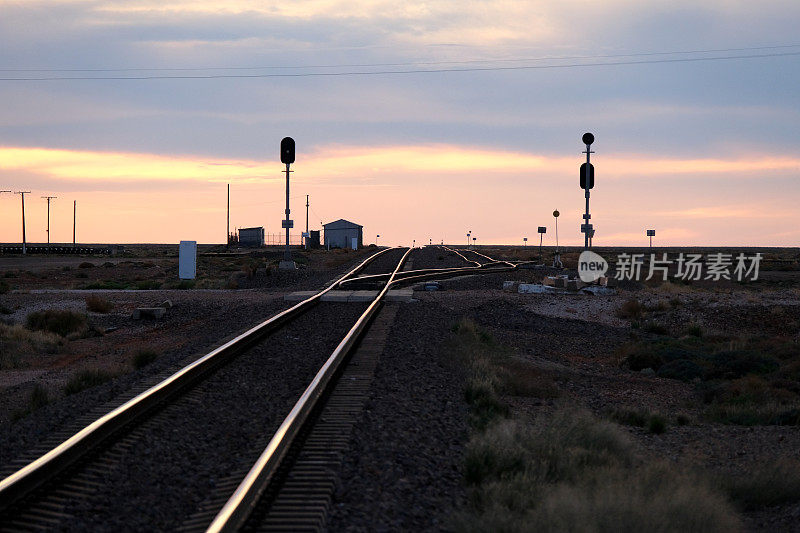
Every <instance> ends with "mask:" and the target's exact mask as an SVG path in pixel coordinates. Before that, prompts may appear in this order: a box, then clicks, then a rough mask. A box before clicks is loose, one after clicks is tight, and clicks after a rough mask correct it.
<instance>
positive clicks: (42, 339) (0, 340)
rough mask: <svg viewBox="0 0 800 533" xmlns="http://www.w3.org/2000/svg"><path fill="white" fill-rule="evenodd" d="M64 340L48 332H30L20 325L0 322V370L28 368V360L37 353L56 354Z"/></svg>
mask: <svg viewBox="0 0 800 533" xmlns="http://www.w3.org/2000/svg"><path fill="white" fill-rule="evenodd" d="M62 342H63V340H62V339H61V338H60V337H59V336H58V335H56V334H54V333H50V332H48V331H30V330H29V329H26V328H24V327H22V326H20V325H18V324H17V325H13V326H9V325H7V324H3V323H1V322H0V369H5V368H21V367H24V366H27V364H26V359H27V358H28V357H29V356H31V355H33V354H37V353H56V352H57V351H58V347H59V346H60V345H61V343H62Z"/></svg>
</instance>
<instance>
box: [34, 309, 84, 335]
mask: <svg viewBox="0 0 800 533" xmlns="http://www.w3.org/2000/svg"><path fill="white" fill-rule="evenodd" d="M25 325H26V326H27V327H28V329H31V330H41V331H50V332H52V333H56V334H58V335H61V336H62V337H66V336H67V335H69V334H70V333H79V332H82V331H84V330H85V329H86V315H84V314H82V313H76V312H74V311H66V310H61V309H47V310H45V311H35V312H33V313H31V314H29V315H28V316H27V318H26V319H25Z"/></svg>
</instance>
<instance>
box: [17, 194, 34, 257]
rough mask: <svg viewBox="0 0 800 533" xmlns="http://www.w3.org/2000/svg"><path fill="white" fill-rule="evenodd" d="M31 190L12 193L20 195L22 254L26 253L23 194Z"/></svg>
mask: <svg viewBox="0 0 800 533" xmlns="http://www.w3.org/2000/svg"><path fill="white" fill-rule="evenodd" d="M30 193H31V191H17V192H15V193H14V194H19V195H20V196H22V253H23V255H24V254H26V253H27V249H26V247H25V245H26V242H25V195H26V194H30Z"/></svg>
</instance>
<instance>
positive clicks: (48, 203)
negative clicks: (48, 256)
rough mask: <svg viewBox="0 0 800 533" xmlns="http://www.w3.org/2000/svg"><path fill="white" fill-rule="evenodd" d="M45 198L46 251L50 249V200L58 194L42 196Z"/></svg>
mask: <svg viewBox="0 0 800 533" xmlns="http://www.w3.org/2000/svg"><path fill="white" fill-rule="evenodd" d="M42 198H45V199H47V251H48V252H49V251H50V200H52V199H53V198H58V196H42Z"/></svg>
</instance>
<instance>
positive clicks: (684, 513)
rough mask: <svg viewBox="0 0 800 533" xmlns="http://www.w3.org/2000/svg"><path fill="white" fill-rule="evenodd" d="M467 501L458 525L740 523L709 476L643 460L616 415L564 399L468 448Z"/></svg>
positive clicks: (686, 526)
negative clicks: (567, 404)
mask: <svg viewBox="0 0 800 533" xmlns="http://www.w3.org/2000/svg"><path fill="white" fill-rule="evenodd" d="M466 467H467V473H466V477H467V481H468V483H470V485H471V491H470V494H469V501H468V505H467V507H466V508H465V509H463V510H462V511H461V512H460V513H459V514H458V515H457V516H456V518H455V521H454V527H455V529H456V530H457V531H469V532H472V531H475V532H478V531H506V532H517V531H519V532H527V531H592V532H594V531H599V532H606V531H607V532H617V531H623V532H628V531H630V532H634V531H636V532H638V531H647V530H654V531H720V532H722V531H738V530H740V529H741V524H740V523H739V521H738V519H737V517H736V514H735V511H734V509H733V508H732V507H731V506H730V504H728V503H727V502H726V500H725V498H724V496H723V495H722V494H721V493H719V492H716V491H715V490H714V489H713V488H711V486H710V485H709V484H708V483H707V482H706V481H705V480H703V479H701V478H698V477H696V476H692V475H689V474H687V473H684V472H681V471H679V470H678V469H676V468H675V467H674V466H673V465H666V464H662V463H654V464H647V465H643V464H640V463H639V462H638V461H637V459H636V457H635V456H634V454H633V447H632V445H631V443H630V441H629V439H628V437H627V436H626V435H625V434H624V433H623V432H622V431H620V430H619V429H618V428H617V427H616V426H614V425H613V424H611V423H609V422H604V421H601V420H597V419H595V418H594V417H592V416H591V415H590V414H588V413H586V412H583V411H576V410H573V409H561V410H559V411H557V412H556V413H554V414H552V415H547V416H542V417H540V418H537V420H535V421H533V422H531V421H527V420H505V421H502V422H500V423H498V424H495V425H493V426H491V427H490V428H488V429H487V430H486V431H485V432H483V433H481V434H479V435H476V436H474V437H473V439H472V440H471V441H470V443H469V445H468V448H467V456H466Z"/></svg>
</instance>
